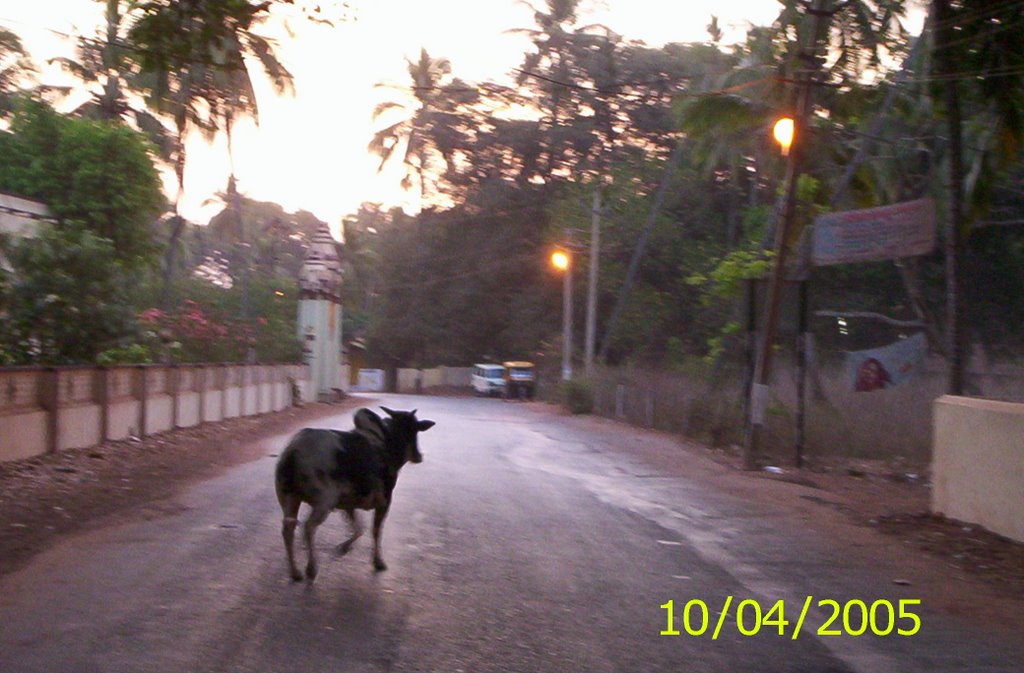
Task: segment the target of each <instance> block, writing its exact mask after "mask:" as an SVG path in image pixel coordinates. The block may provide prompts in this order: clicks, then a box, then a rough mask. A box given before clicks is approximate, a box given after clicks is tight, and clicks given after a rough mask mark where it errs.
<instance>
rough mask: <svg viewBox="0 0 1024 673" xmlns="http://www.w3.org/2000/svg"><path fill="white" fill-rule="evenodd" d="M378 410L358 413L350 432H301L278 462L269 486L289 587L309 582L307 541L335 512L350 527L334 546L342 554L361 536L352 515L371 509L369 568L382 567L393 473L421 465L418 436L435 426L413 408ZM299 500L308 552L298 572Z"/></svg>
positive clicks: (313, 566) (311, 562)
mask: <svg viewBox="0 0 1024 673" xmlns="http://www.w3.org/2000/svg"><path fill="white" fill-rule="evenodd" d="M381 409H383V410H384V412H385V413H386V414H387V418H384V419H381V417H380V416H378V415H377V414H376V413H374V412H373V411H371V410H370V409H365V408H363V409H359V410H358V411H357V412H356V413H355V418H354V422H355V428H354V429H353V430H351V431H340V430H326V429H319V428H304V429H303V430H300V431H299V432H298V433H296V435H295V436H294V437H292V439H291V441H289V442H288V446H286V447H285V449H284V451H282V452H281V456H280V457H279V458H278V461H277V468H276V469H275V471H274V485H275V490H276V491H277V500H278V502H279V503H280V505H281V512H282V514H283V517H284V521H283V523H282V526H281V535H282V537H284V547H285V551H286V552H287V555H288V568H289V571H290V573H291V578H292V579H293V580H294V581H296V582H300V581H302V579H303V578H304V577H305V579H306V580H307V581H308V582H312V581H313V580H314V579H316V575H317V563H316V554H315V552H314V548H313V538H314V536H315V535H316V529H317V528H318V527H319V526H320V524H322V523H323V522H324V520H325V519H326V518H327V515H328V514H330V513H331V510H334V509H338V510H341V511H342V512H344V513H345V515H346V516H347V517H348V520H349V522H350V523H351V525H352V535H351V537H349V538H348V539H347V540H345V541H344V542H342V543H341V544H340V545H338V548H337V550H338V553H339V554H346V553H348V551H349V549H351V548H352V543H354V542H355V541H356V540H357V539H358V538H359V537H360V536H361V535H362V533H363V531H362V526H361V525H360V523H359V519H358V518H356V514H355V510H357V509H367V510H369V509H372V510H373V567H374V569H375V570H376V571H382V570H387V564H385V563H384V559H383V558H382V557H381V551H380V535H381V527H382V526H383V524H384V517H386V516H387V513H388V508H389V507H390V506H391V495H392V493H393V491H394V489H395V483H396V482H397V480H398V472H399V470H401V469H402V466H403V465H405V464H406V463H407V462H408V463H419V462H422V460H423V456H422V454H420V450H419V444H418V442H417V435H418V434H419V433H421V432H425V431H427V430H429V429H430V428H432V427H434V421H427V420H419V419H417V418H416V410H415V409H413V410H412V411H394V410H392V409H388V408H387V407H383V406H382V407H381ZM304 502H305V503H307V504H308V505H309V506H310V508H311V509H310V512H309V515H308V516H307V517H306V520H305V521H304V522H303V536H304V538H305V542H306V549H307V553H308V559H307V562H306V572H305V575H303V573H301V572H300V571H299V568H298V566H296V564H295V553H294V549H293V548H294V541H295V527H296V526H297V525H298V513H299V507H300V506H301V504H302V503H304Z"/></svg>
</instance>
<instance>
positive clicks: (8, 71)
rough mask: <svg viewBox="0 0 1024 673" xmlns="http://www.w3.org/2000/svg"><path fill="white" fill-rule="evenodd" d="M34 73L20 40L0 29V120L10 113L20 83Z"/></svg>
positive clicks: (11, 33) (9, 32)
mask: <svg viewBox="0 0 1024 673" xmlns="http://www.w3.org/2000/svg"><path fill="white" fill-rule="evenodd" d="M34 71H35V68H34V67H33V65H32V62H31V61H30V60H29V56H28V52H26V51H25V47H24V46H22V44H21V39H20V38H19V37H18V36H17V35H16V34H14V33H13V32H11V31H9V30H7V29H5V28H0V119H2V118H4V117H6V116H7V115H9V114H10V113H11V112H12V110H13V105H14V97H13V95H14V94H15V93H16V92H17V91H19V90H20V89H21V88H22V87H21V86H20V84H21V81H22V80H23V79H24V78H25V77H27V76H28V75H31V74H32V73H33V72H34Z"/></svg>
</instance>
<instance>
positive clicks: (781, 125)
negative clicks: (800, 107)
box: [772, 117, 793, 157]
mask: <svg viewBox="0 0 1024 673" xmlns="http://www.w3.org/2000/svg"><path fill="white" fill-rule="evenodd" d="M772 136H774V138H775V142H777V143H778V144H779V146H780V147H781V148H782V156H784V157H788V156H789V148H790V146H792V144H793V118H792V117H783V118H782V119H780V120H779V121H777V122H775V126H773V127H772Z"/></svg>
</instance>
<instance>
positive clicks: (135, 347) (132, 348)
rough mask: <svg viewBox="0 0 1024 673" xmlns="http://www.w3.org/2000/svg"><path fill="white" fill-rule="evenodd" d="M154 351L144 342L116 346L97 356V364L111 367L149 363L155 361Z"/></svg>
mask: <svg viewBox="0 0 1024 673" xmlns="http://www.w3.org/2000/svg"><path fill="white" fill-rule="evenodd" d="M153 358H154V356H153V353H152V352H151V351H150V348H149V346H147V345H146V344H142V343H134V344H129V345H127V346H115V347H114V348H109V349H107V350H105V351H103V352H102V353H100V354H99V355H97V356H96V364H98V365H102V366H105V367H109V366H111V365H126V364H149V363H152V362H153Z"/></svg>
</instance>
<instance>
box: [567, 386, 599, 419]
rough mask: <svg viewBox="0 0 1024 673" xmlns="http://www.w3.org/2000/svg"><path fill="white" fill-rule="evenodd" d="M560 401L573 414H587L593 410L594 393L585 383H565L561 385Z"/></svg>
mask: <svg viewBox="0 0 1024 673" xmlns="http://www.w3.org/2000/svg"><path fill="white" fill-rule="evenodd" d="M562 401H563V403H564V404H565V407H566V409H568V410H569V411H570V412H572V413H574V414H589V413H590V412H591V411H593V410H594V392H593V391H592V390H591V389H590V384H589V383H587V382H586V381H566V382H565V383H563V384H562Z"/></svg>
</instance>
